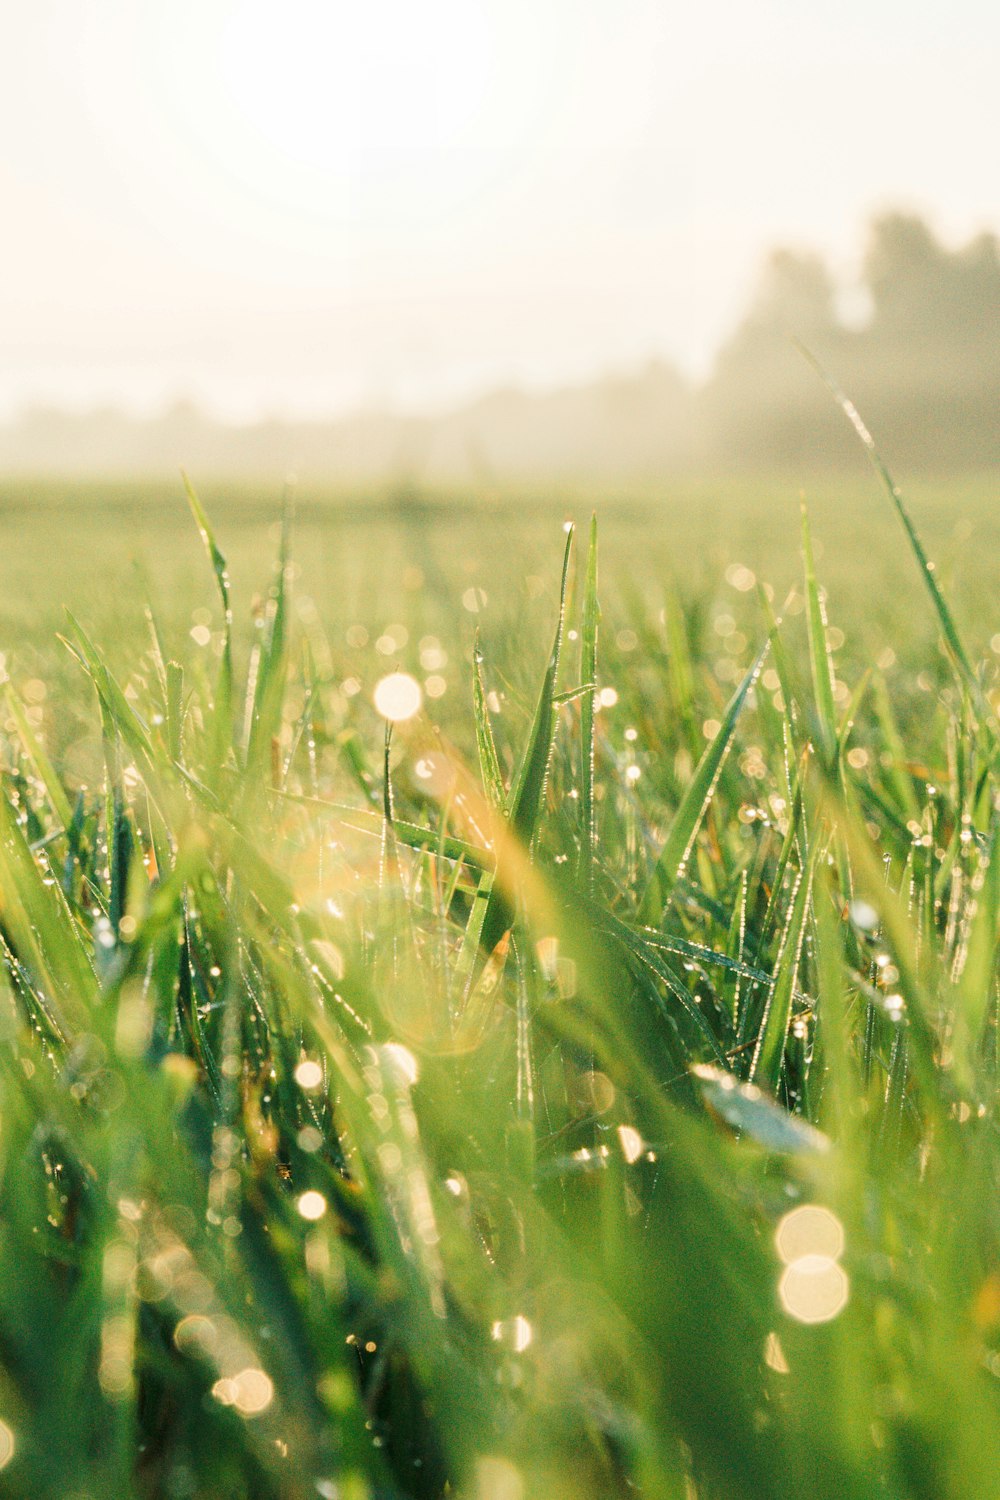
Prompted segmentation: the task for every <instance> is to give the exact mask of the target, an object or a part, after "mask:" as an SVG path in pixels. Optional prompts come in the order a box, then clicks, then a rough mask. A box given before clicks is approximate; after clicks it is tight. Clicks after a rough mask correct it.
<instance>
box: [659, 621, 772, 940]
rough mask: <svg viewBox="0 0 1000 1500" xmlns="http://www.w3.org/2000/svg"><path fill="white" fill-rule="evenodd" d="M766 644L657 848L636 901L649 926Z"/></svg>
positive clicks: (679, 870) (685, 854)
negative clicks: (646, 880) (640, 896)
mask: <svg viewBox="0 0 1000 1500" xmlns="http://www.w3.org/2000/svg"><path fill="white" fill-rule="evenodd" d="M768 648H769V643H767V644H765V645H764V646H762V647H761V649H760V651H759V652H758V654H757V658H756V660H755V661H754V663H753V665H752V666H751V668H750V670H749V672H747V674H746V676H745V677H744V679H743V681H742V682H741V683H740V685H739V687H738V688H737V689H736V692H735V693H734V694H733V696H732V698H731V699H730V701H729V706H728V708H727V709H726V713H725V717H724V719H723V721H722V725H721V727H720V729H719V732H718V734H717V735H716V736H715V738H714V740H712V742H711V744H710V745H709V746H708V748H707V749H706V751H705V753H704V755H703V756H702V758H701V760H700V761H699V762H698V768H697V770H696V771H695V773H694V777H693V778H692V780H691V783H690V785H689V786H688V789H687V791H686V792H685V793H684V797H683V799H682V801H681V805H680V807H679V808H678V809H677V815H676V817H675V818H674V821H673V824H672V826H671V829H670V833H669V834H668V836H667V841H666V843H665V844H664V846H663V848H662V850H661V851H660V857H659V859H658V860H657V862H656V865H655V867H654V869H653V874H652V876H651V878H650V881H649V884H648V885H647V887H646V890H645V893H644V895H643V898H642V900H641V902H640V903H639V920H640V922H644V923H646V924H647V925H648V926H650V927H655V926H657V925H658V924H659V921H660V919H661V918H662V916H663V912H664V910H665V908H666V905H667V902H668V901H669V899H670V896H671V894H672V892H673V889H674V887H675V885H676V884H677V881H678V880H679V879H680V877H681V876H682V875H683V874H684V870H685V868H686V866H687V862H688V859H689V858H690V856H691V850H692V848H693V847H694V841H695V838H696V837H697V834H698V829H699V828H700V827H701V823H702V819H703V818H704V816H705V813H706V811H707V809H708V804H709V803H710V802H711V800H712V797H713V795H714V792H715V788H716V784H717V783H718V780H719V777H720V775H721V774H722V767H723V765H724V764H725V760H726V756H727V754H728V752H729V747H730V745H731V743H732V738H733V734H734V732H735V729H736V722H737V720H738V719H739V716H740V713H741V712H742V710H743V705H744V704H745V703H746V700H747V695H748V693H749V692H750V689H751V688H752V687H753V685H754V683H755V682H756V680H757V674H758V673H759V671H760V669H761V666H762V665H763V662H764V658H765V656H766V655H767V652H768Z"/></svg>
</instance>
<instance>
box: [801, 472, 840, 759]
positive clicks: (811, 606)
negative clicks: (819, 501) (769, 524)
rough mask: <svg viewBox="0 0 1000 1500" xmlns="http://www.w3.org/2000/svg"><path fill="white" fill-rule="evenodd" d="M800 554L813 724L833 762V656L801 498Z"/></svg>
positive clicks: (825, 754) (823, 751)
mask: <svg viewBox="0 0 1000 1500" xmlns="http://www.w3.org/2000/svg"><path fill="white" fill-rule="evenodd" d="M802 558H803V562H804V564H805V583H806V625H807V628H808V633H809V665H810V669H811V672H812V684H813V698H814V702H815V706H816V725H817V729H818V732H819V742H820V743H819V749H820V753H821V756H822V759H823V764H824V765H825V766H827V767H831V766H832V765H833V761H834V757H835V755H836V751H837V711H836V708H835V707H834V701H833V659H832V657H831V655H830V643H829V639H828V636H827V624H826V608H825V606H824V603H823V597H822V595H821V593H820V590H819V585H818V583H817V582H816V565H815V563H814V561H813V548H812V537H811V536H810V533H809V512H808V510H807V509H806V505H805V501H803V502H802Z"/></svg>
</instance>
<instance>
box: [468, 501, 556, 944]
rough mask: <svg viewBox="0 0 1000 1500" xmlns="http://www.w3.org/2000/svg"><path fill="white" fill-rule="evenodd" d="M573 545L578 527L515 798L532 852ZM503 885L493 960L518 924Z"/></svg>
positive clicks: (496, 894) (491, 937)
mask: <svg viewBox="0 0 1000 1500" xmlns="http://www.w3.org/2000/svg"><path fill="white" fill-rule="evenodd" d="M572 547H573V528H572V527H570V529H569V531H568V532H567V535H566V550H565V552H564V553H563V565H562V581H561V583H560V587H559V618H558V620H557V621H556V631H555V637H554V639H553V642H552V650H551V653H550V655H549V664H548V666H547V667H546V669H545V676H544V677H543V679H542V686H541V689H540V691H539V694H538V702H537V704H536V706H535V716H534V719H533V720H532V724H531V733H530V734H529V736H528V743H527V745H526V747H525V751H524V756H523V758H522V760H521V764H520V767H519V769H518V773H517V777H516V779H515V782H514V786H513V788H512V790H511V794H510V798H509V804H508V805H509V817H508V823H509V827H510V831H511V833H512V834H513V835H514V837H515V839H516V840H517V842H518V843H519V844H520V845H521V846H522V847H523V848H525V849H529V850H530V848H531V845H532V843H533V842H534V838H535V834H536V832H537V829H538V819H539V816H540V814H541V810H542V802H543V799H544V795H545V786H546V783H547V781H548V775H549V763H550V761H551V759H552V745H553V741H554V740H555V732H556V704H555V696H556V683H557V681H558V678H559V657H560V654H561V651H562V638H563V626H564V624H565V620H566V588H567V583H568V579H569V560H570V554H571V552H572ZM503 884H504V883H503V882H500V881H498V882H496V883H494V885H493V887H492V889H491V890H490V895H489V902H488V906H487V910H486V914H485V916H484V919H483V930H482V935H481V940H480V941H481V950H480V957H481V958H482V957H483V956H484V955H485V956H486V957H487V958H488V957H489V955H490V954H491V953H492V952H493V950H494V949H495V948H496V946H497V944H498V943H499V941H500V939H501V938H502V937H503V935H504V933H505V932H507V931H509V929H510V928H511V927H512V926H513V922H514V917H513V912H512V908H511V904H510V901H509V899H508V894H507V892H506V891H505V890H504V889H503V888H502V887H503Z"/></svg>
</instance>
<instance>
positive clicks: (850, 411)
mask: <svg viewBox="0 0 1000 1500" xmlns="http://www.w3.org/2000/svg"><path fill="white" fill-rule="evenodd" d="M795 343H796V347H797V348H798V349H799V351H800V353H801V354H802V355H803V356H804V358H805V359H806V360H807V361H808V362H809V364H810V365H811V366H812V368H813V369H814V370H815V371H816V374H817V375H818V376H819V378H820V379H821V380H822V382H823V384H824V385H825V386H826V388H827V390H828V391H829V392H830V394H831V395H832V396H833V399H834V400H835V401H836V403H837V405H838V406H839V407H840V409H841V411H842V412H843V413H844V416H845V417H846V418H847V420H848V421H849V422H850V424H851V426H852V427H853V428H854V431H855V432H856V433H857V435H858V437H859V438H860V439H861V442H862V444H863V445H864V449H865V452H866V453H867V454H868V457H869V459H870V460H871V463H872V467H873V468H874V470H875V472H876V474H877V475H878V477H879V479H880V480H881V482H882V486H883V488H884V490H885V492H886V494H887V495H888V496H889V499H890V500H891V502H892V505H893V509H894V510H895V512H896V515H897V516H898V517H899V520H900V522H901V523H902V526H903V530H904V531H905V532H906V536H907V540H908V541H909V543H910V549H911V551H912V552H913V555H914V557H915V558H916V561H917V566H918V568H919V569H920V576H921V578H922V579H923V581H924V585H925V587H926V589H927V592H928V593H929V594H930V597H931V603H932V604H933V606H934V612H935V614H936V615H937V617H938V623H939V625H940V626H941V634H942V635H943V636H944V641H945V645H946V646H947V648H948V654H949V655H950V657H951V659H952V664H953V665H954V667H955V670H956V672H957V674H958V675H959V676H960V677H961V678H962V679H963V681H964V683H965V685H966V687H967V688H968V689H969V692H970V693H971V694H972V697H973V699H974V700H975V702H976V704H977V706H978V707H979V710H980V712H981V713H982V715H983V717H984V718H985V719H987V720H988V721H989V724H990V727H991V729H992V730H993V731H994V734H996V732H997V723H996V718H995V715H994V713H993V709H992V708H991V706H990V704H989V702H988V700H987V698H986V695H985V694H984V692H983V690H982V688H981V687H980V684H979V679H978V678H977V677H976V674H975V672H974V671H973V670H972V665H971V663H970V661H969V657H968V654H967V652H966V650H965V647H964V645H963V644H962V639H961V636H960V635H959V633H958V627H957V625H956V624H955V618H954V616H953V615H952V612H951V610H950V609H949V608H948V603H947V600H946V599H945V597H944V595H943V594H942V592H941V589H940V587H939V585H938V581H937V578H936V576H935V570H934V564H933V563H932V562H931V561H930V559H929V558H928V556H927V553H926V552H925V551H924V545H923V543H922V542H921V540H920V536H919V534H918V532H917V528H916V527H915V526H914V524H913V521H912V519H911V516H910V513H909V511H908V510H907V508H906V505H905V503H904V501H903V496H902V492H901V490H900V488H899V486H898V485H897V483H896V481H895V480H894V479H893V477H892V475H891V473H890V472H889V468H888V465H887V464H886V462H885V459H884V458H883V457H882V454H881V453H880V452H879V449H878V447H877V446H876V443H875V439H874V438H873V437H872V435H871V433H870V432H869V431H868V428H867V427H866V425H865V423H864V420H863V419H862V417H861V413H860V412H859V411H858V409H857V407H856V406H855V405H854V402H853V401H852V400H851V399H850V398H849V397H848V396H846V395H845V394H844V392H843V391H842V390H841V389H840V386H839V385H838V384H837V382H836V381H835V380H834V379H833V377H832V376H831V375H830V374H829V373H828V372H827V370H826V369H825V368H824V366H823V365H822V364H820V362H819V360H818V359H816V357H815V355H813V354H812V353H811V352H810V350H808V349H807V348H806V347H805V345H804V344H801V343H799V342H798V340H795Z"/></svg>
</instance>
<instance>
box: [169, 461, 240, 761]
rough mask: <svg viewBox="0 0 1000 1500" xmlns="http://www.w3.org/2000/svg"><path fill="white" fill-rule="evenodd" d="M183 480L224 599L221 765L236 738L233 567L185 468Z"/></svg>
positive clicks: (218, 730)
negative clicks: (234, 729) (230, 575)
mask: <svg viewBox="0 0 1000 1500" xmlns="http://www.w3.org/2000/svg"><path fill="white" fill-rule="evenodd" d="M181 479H182V480H183V483H184V491H185V494H186V495H187V501H188V505H189V506H190V507H191V514H192V515H193V516H194V520H195V525H196V526H197V527H198V531H199V533H200V535H201V539H202V542H203V543H204V545H205V551H206V552H207V553H208V560H209V562H210V563H211V565H212V572H213V573H214V574H215V581H216V584H217V585H218V589H219V597H220V598H221V600H222V619H223V629H224V636H223V645H222V664H221V666H220V668H219V685H218V688H217V690H216V702H215V716H216V717H215V737H216V753H217V757H218V763H219V764H221V762H222V759H223V757H224V753H225V750H226V748H227V746H228V744H229V741H230V740H231V737H232V715H233V607H232V600H231V596H230V588H229V569H228V567H227V566H226V559H225V557H224V556H223V555H222V552H221V551H220V550H219V546H218V543H217V542H216V540H215V533H214V532H213V530H212V528H211V526H210V524H209V520H208V516H207V515H206V514H205V510H204V507H203V506H202V503H201V501H200V500H199V498H198V495H197V492H196V491H195V488H194V485H193V484H192V483H191V481H190V479H189V478H188V476H187V474H185V473H184V471H183V469H182V470H181Z"/></svg>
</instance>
